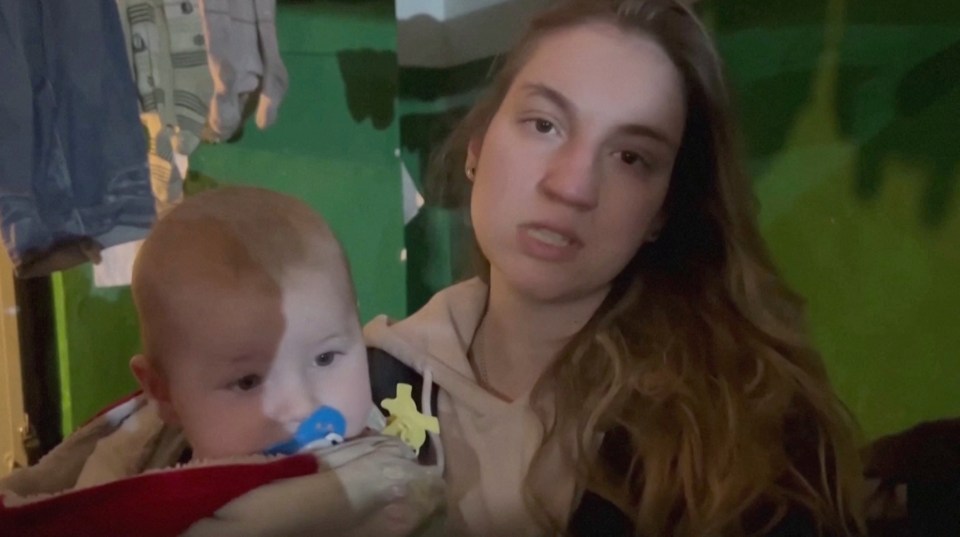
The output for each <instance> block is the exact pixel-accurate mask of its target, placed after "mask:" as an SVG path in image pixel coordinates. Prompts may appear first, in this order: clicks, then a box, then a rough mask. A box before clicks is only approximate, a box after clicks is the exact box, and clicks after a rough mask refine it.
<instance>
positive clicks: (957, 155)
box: [56, 0, 960, 437]
mask: <svg viewBox="0 0 960 537" xmlns="http://www.w3.org/2000/svg"><path fill="white" fill-rule="evenodd" d="M701 11H703V12H704V14H705V16H706V18H707V21H708V23H709V25H710V26H711V27H712V28H713V30H714V31H715V33H716V34H717V36H718V40H719V42H720V48H721V52H722V54H723V55H724V57H725V58H726V60H727V63H728V68H729V71H730V74H731V77H732V80H733V82H734V86H735V88H736V90H737V91H736V93H737V96H738V101H739V103H740V111H741V117H742V119H743V126H744V131H745V132H744V134H745V138H746V140H747V148H748V152H749V156H750V163H751V166H752V169H753V171H754V172H755V178H756V185H757V191H758V194H759V197H760V200H761V203H762V212H761V222H762V227H763V231H764V234H765V235H766V236H767V238H768V240H769V241H770V244H771V247H772V249H773V252H774V255H775V257H776V259H777V261H778V263H779V265H780V267H781V269H782V271H783V273H784V275H785V277H786V278H787V279H788V280H789V281H790V283H791V284H792V285H793V286H794V287H795V288H796V289H797V290H799V291H800V292H801V293H802V294H803V295H804V296H806V297H807V299H808V303H809V311H810V319H811V324H812V329H813V333H814V337H815V339H816V341H817V343H818V345H819V347H820V348H821V349H822V351H823V354H824V357H825V359H826V361H827V364H828V367H829V369H830V372H831V375H832V377H833V379H834V382H835V384H836V385H837V388H838V390H839V391H840V393H841V395H842V397H843V398H844V400H845V401H846V402H847V403H848V404H849V406H850V407H851V408H852V409H853V411H854V412H855V413H856V415H857V417H858V418H859V419H860V421H861V423H862V425H863V427H864V430H865V432H866V434H867V436H868V437H875V436H878V435H881V434H884V433H888V432H893V431H897V430H900V429H903V428H905V427H908V426H909V425H911V424H914V423H916V422H918V421H922V420H928V419H935V418H938V417H945V416H960V350H958V349H960V193H958V188H957V187H958V184H960V150H958V144H957V142H956V141H955V140H956V137H955V134H954V133H955V131H956V130H957V127H958V125H960V2H954V1H952V0H924V1H922V2H915V3H909V4H904V3H903V2H901V1H899V0H872V1H870V2H856V1H853V0H847V1H844V0H809V1H805V2H789V1H786V0H775V1H770V0H765V1H761V0H737V1H736V2H726V1H722V0H702V2H701ZM392 19H393V8H392V3H391V2H383V1H379V0H377V1H368V2H359V3H346V2H334V1H320V2H310V3H303V2H301V3H289V4H284V3H281V9H280V14H279V29H280V38H281V50H282V52H283V54H284V60H285V61H286V63H287V66H288V68H289V69H290V72H291V90H290V95H289V96H288V98H287V101H286V102H285V103H284V105H283V109H282V110H281V120H280V122H279V123H278V124H277V125H275V126H274V127H273V128H271V129H270V130H268V131H265V132H259V131H256V129H255V128H253V127H251V128H250V129H248V131H247V132H246V133H245V135H244V138H243V139H242V140H241V141H240V142H239V143H238V144H232V145H223V146H216V147H203V148H201V149H200V150H199V151H198V152H197V153H195V155H194V156H193V158H192V159H191V166H192V167H193V169H194V170H195V171H196V172H198V173H199V174H200V175H195V176H194V177H193V181H194V183H193V184H192V185H191V188H198V187H199V186H200V185H202V184H206V182H207V181H214V182H237V183H246V184H259V185H264V186H269V187H271V188H276V189H278V190H281V191H285V192H290V193H293V194H296V195H299V196H302V197H303V198H304V199H307V200H308V201H309V202H310V203H311V204H313V206H314V207H316V208H318V209H319V210H321V211H322V212H323V213H324V214H325V215H326V216H327V217H328V218H329V219H330V221H331V224H332V225H333V227H334V228H335V230H336V231H337V232H338V233H339V234H340V236H341V238H342V239H343V241H344V243H345V245H346V248H347V250H348V253H349V255H350V257H351V259H352V264H353V271H354V276H355V279H356V280H357V284H358V288H359V294H360V301H361V314H362V316H363V317H364V319H367V318H369V317H370V316H372V315H374V314H376V313H379V312H386V313H389V314H391V315H394V316H400V315H402V314H403V313H404V312H405V311H407V309H408V308H409V309H413V308H416V307H418V306H419V305H420V304H422V303H423V301H424V300H426V298H427V297H429V295H430V294H431V293H432V292H433V291H435V290H436V289H439V288H440V287H442V286H444V285H446V283H448V282H449V281H450V279H452V278H453V274H454V273H455V271H456V270H455V265H456V263H457V261H456V260H457V259H458V258H460V257H461V252H459V251H458V248H459V247H460V245H461V244H462V240H461V239H462V233H463V229H462V226H461V221H460V219H459V217H457V216H456V215H454V214H451V213H449V212H447V211H445V210H443V209H439V208H437V207H435V206H430V205H428V207H427V208H426V210H424V211H422V212H421V213H420V214H419V215H418V216H417V217H416V218H415V219H414V220H413V221H412V222H411V223H410V225H409V226H407V227H406V229H405V230H404V229H402V227H401V225H400V222H401V215H400V203H399V196H400V184H399V181H398V180H397V165H398V164H397V161H396V159H395V157H394V152H393V151H394V148H395V147H396V146H397V139H398V137H399V138H402V146H403V153H402V156H403V160H404V162H405V163H406V164H407V167H408V168H409V169H410V170H411V173H412V174H413V175H414V177H415V178H417V179H419V175H420V170H421V168H422V165H423V162H424V158H425V156H426V154H427V152H428V151H429V149H430V148H431V147H432V146H433V144H434V143H435V142H436V141H437V140H439V139H440V138H441V137H442V136H443V133H444V132H445V129H446V127H447V126H448V125H449V124H450V122H451V119H450V116H455V115H456V110H458V109H462V107H463V106H466V105H467V104H469V102H470V101H471V99H472V98H473V97H474V96H475V94H476V87H477V86H478V85H479V84H480V82H481V81H482V80H483V78H484V75H485V73H486V67H487V63H488V62H486V61H480V62H476V63H474V64H471V65H467V66H461V67H458V68H455V69H450V70H446V71H434V70H417V69H403V70H401V73H400V78H399V83H398V82H397V80H396V79H395V78H393V77H394V73H395V72H396V69H395V67H394V63H395V55H394V54H393V53H392V50H393V48H394V27H393V21H392ZM343 49H348V50H350V52H339V53H338V51H341V50H343ZM398 93H399V97H400V102H399V112H400V119H399V122H394V121H393V118H394V117H395V116H396V112H395V110H394V107H395V106H397V102H396V99H395V96H396V95H397V94H398ZM449 110H454V112H453V113H449V112H448V111H449ZM398 124H399V125H400V126H399V127H398ZM430 201H431V200H429V199H428V204H429V202H430ZM359 222H362V225H358V223H359ZM404 242H406V244H407V247H408V249H409V252H408V259H409V267H407V270H406V275H405V270H404V269H405V267H404V265H403V263H401V262H400V257H399V250H400V249H401V248H402V247H403V244H404ZM407 275H408V276H409V280H407V279H405V278H406V277H407ZM56 279H59V281H60V283H59V285H57V287H56V289H57V292H58V294H59V297H58V298H57V300H56V302H57V307H58V312H59V313H58V319H59V321H60V328H59V334H60V336H61V337H60V344H61V345H60V348H61V351H62V352H61V365H62V371H61V372H62V374H63V377H64V379H65V381H64V388H65V391H68V392H70V394H71V395H72V396H73V397H67V398H64V401H65V403H64V404H65V407H67V408H65V409H64V419H65V423H64V426H65V428H66V429H69V428H70V427H72V426H73V425H76V424H77V422H78V421H81V420H83V419H86V417H88V416H89V415H90V414H91V413H92V412H94V411H95V410H96V409H98V408H100V407H101V406H102V405H103V404H104V403H106V402H108V401H110V400H112V399H115V398H116V397H117V396H118V395H120V394H122V393H125V392H127V391H129V390H130V389H132V388H133V382H132V379H131V378H130V377H129V374H128V373H127V370H126V361H127V359H128V358H129V356H130V354H131V353H133V352H135V351H136V348H137V341H136V331H135V325H134V318H133V314H132V308H131V307H130V304H129V293H128V292H127V291H126V290H92V289H91V288H90V285H91V284H90V269H89V268H88V267H87V268H80V269H76V270H73V271H68V272H66V273H64V274H62V275H58V276H57V277H56Z"/></svg>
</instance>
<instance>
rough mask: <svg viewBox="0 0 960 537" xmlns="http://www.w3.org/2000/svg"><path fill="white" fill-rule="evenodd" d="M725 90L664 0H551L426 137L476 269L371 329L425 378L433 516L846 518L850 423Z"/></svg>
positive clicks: (509, 525)
mask: <svg viewBox="0 0 960 537" xmlns="http://www.w3.org/2000/svg"><path fill="white" fill-rule="evenodd" d="M724 84H725V83H724V80H723V77H722V73H721V66H720V60H719V58H718V57H717V53H716V50H715V48H714V46H713V44H712V43H711V40H710V38H709V37H708V36H707V34H706V33H705V31H704V29H703V27H702V25H701V24H700V23H699V22H698V21H697V19H696V18H695V16H694V15H693V14H692V13H691V12H690V11H689V10H688V9H686V8H685V7H683V6H681V5H680V4H678V3H676V2H674V1H672V0H581V1H577V0H572V1H567V2H561V3H560V4H559V5H558V6H556V7H554V8H551V9H550V10H548V11H546V12H544V13H542V14H541V15H540V16H539V17H538V18H537V19H536V20H535V21H534V22H533V23H532V26H531V27H530V29H529V31H528V32H527V34H526V35H525V36H524V38H523V39H522V40H521V41H520V42H519V44H518V45H517V46H516V47H515V48H514V49H513V50H512V52H511V53H510V54H509V55H508V56H507V58H506V60H505V62H504V64H503V67H502V69H501V70H500V72H499V74H498V75H497V78H496V80H495V81H494V83H493V85H492V87H491V88H490V90H489V92H488V94H487V95H486V96H485V97H484V98H483V99H482V100H481V101H480V102H478V103H477V105H476V106H475V107H474V108H473V109H472V111H471V112H470V113H469V114H468V115H467V117H466V118H465V119H464V121H463V122H462V124H461V125H460V126H459V128H458V129H457V130H456V131H455V132H454V133H453V135H452V136H451V138H450V139H449V141H448V143H447V144H446V145H445V146H444V147H443V148H442V149H441V151H440V153H439V155H438V157H437V160H436V164H437V165H438V167H437V168H438V171H439V172H440V173H439V176H441V177H442V178H444V179H446V180H447V181H449V183H450V184H451V185H454V187H453V189H452V190H453V191H456V190H457V189H458V188H459V186H458V185H466V186H467V188H466V189H463V188H460V191H461V193H466V194H469V199H470V215H471V220H472V225H473V229H474V232H475V236H476V240H477V244H478V246H479V252H480V254H481V256H480V257H481V259H482V260H483V262H484V269H483V270H482V271H481V276H480V278H479V279H474V280H470V281H467V282H464V283H461V284H458V285H455V286H453V287H451V288H449V289H446V290H444V291H442V292H440V293H438V294H437V295H436V296H435V297H434V298H433V300H432V301H431V302H430V303H429V304H428V305H427V306H425V307H424V308H423V309H422V310H421V311H419V312H417V313H416V314H414V315H413V316H411V317H410V318H408V319H406V320H404V321H401V322H399V323H395V324H391V323H390V322H388V321H387V320H386V319H384V318H382V317H381V318H378V319H375V320H374V321H372V322H371V323H370V324H369V325H368V326H367V328H366V329H365V335H366V336H367V338H368V344H370V345H372V346H373V347H376V348H378V349H382V350H383V351H385V352H386V353H387V354H389V355H391V356H393V357H394V358H396V359H398V360H400V361H401V362H403V363H404V364H405V365H407V366H409V367H411V368H413V369H414V370H416V371H417V372H419V373H420V374H423V375H424V377H425V378H426V379H427V380H429V381H430V382H436V384H437V385H439V388H440V389H439V392H440V393H439V398H438V399H439V401H438V415H439V419H440V430H441V433H440V437H441V439H442V449H441V454H442V455H444V456H445V461H446V470H445V477H446V481H447V484H448V487H449V491H448V501H449V502H450V505H448V512H449V514H450V516H451V522H450V524H451V526H450V528H451V529H450V530H449V531H451V532H458V531H459V532H463V533H469V534H476V535H536V534H542V533H552V532H567V533H572V534H578V535H586V534H588V533H589V534H596V535H614V534H617V533H620V534H624V535H626V534H633V533H635V532H636V533H640V534H644V535H657V536H661V535H689V536H704V535H765V534H767V535H804V534H810V535H815V534H817V533H818V532H822V533H826V534H836V535H849V534H855V533H857V532H859V531H860V524H859V520H860V517H859V513H858V509H857V501H856V497H857V488H858V483H859V480H860V478H859V475H860V467H859V460H858V458H857V454H856V438H855V434H854V430H855V429H854V426H853V424H852V420H851V419H850V417H849V416H848V414H847V412H846V411H845V409H844V408H843V406H842V405H841V403H840V402H839V400H838V399H837V397H836V396H835V394H834V393H833V391H832V389H831V387H830V384H829V381H828V379H827V375H826V372H825V369H824V366H823V363H822V361H821V359H820V357H819V355H818V354H817V352H816V351H815V350H814V349H813V348H812V347H811V345H810V343H809V341H808V338H807V335H806V333H805V330H804V327H803V315H802V304H801V300H800V299H799V298H798V297H797V296H796V295H794V294H793V293H792V292H791V291H790V290H789V289H787V287H786V286H785V284H784V283H783V282H782V281H781V279H780V277H779V276H778V275H777V273H776V270H775V268H774V266H773V264H772V262H771V260H770V256H769V254H768V252H767V249H766V247H765V246H764V243H763V240H762V238H761V237H760V235H759V233H758V230H757V224H756V205H755V203H754V199H753V197H752V194H751V192H750V182H749V180H748V178H747V177H746V175H745V173H744V170H743V163H742V161H741V158H740V157H739V155H738V154H737V151H736V149H737V148H736V145H735V140H734V135H733V126H732V124H733V121H732V117H731V112H730V110H729V108H730V104H729V102H728V98H727V93H726V89H725V85H724ZM454 193H456V192H454ZM600 524H606V526H604V527H603V528H602V529H598V528H599V525H600ZM614 526H617V527H616V528H614Z"/></svg>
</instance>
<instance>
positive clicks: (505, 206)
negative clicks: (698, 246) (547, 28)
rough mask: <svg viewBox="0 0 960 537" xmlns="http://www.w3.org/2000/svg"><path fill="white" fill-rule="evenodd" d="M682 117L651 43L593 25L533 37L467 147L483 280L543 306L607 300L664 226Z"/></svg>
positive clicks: (677, 94)
mask: <svg viewBox="0 0 960 537" xmlns="http://www.w3.org/2000/svg"><path fill="white" fill-rule="evenodd" d="M685 119H686V106H685V102H684V90H683V82H682V79H681V75H680V73H679V71H678V70H677V69H676V67H675V66H674V64H673V63H672V62H671V60H670V59H669V58H668V57H667V55H666V53H665V52H664V51H663V50H662V49H661V48H660V46H659V45H657V44H656V43H655V42H654V41H652V40H650V39H648V38H645V37H641V36H638V35H630V34H625V33H623V32H622V31H620V30H619V29H618V28H616V27H614V26H612V25H608V24H601V23H593V24H589V25H582V26H578V27H574V28H570V29H565V30H561V31H557V32H556V33H553V34H551V35H549V36H547V37H545V38H544V39H542V40H541V42H540V43H539V44H538V46H537V47H536V49H535V50H534V51H533V53H532V54H531V56H530V58H529V59H528V61H527V63H526V64H525V65H524V66H523V67H522V68H521V69H520V71H519V72H518V73H517V76H516V77H515V79H514V81H513V84H512V85H511V87H510V89H509V91H508V92H507V95H506V96H505V98H504V100H503V102H502V103H501V105H500V108H499V109H498V111H497V113H496V114H495V115H494V117H493V118H492V120H491V122H490V125H489V127H488V129H487V131H486V133H485V134H484V136H483V138H482V140H481V139H475V140H473V143H472V144H471V146H470V152H469V157H468V164H470V165H475V166H476V176H475V178H474V186H473V194H472V200H471V216H472V220H473V224H474V229H475V231H476V235H477V241H478V242H479V244H480V248H481V250H482V251H483V253H484V255H485V256H486V257H487V259H488V260H489V261H490V269H491V281H492V282H498V281H499V282H502V284H506V285H508V286H510V287H512V288H514V289H515V290H516V291H519V292H521V293H523V294H525V295H527V296H529V297H531V298H534V299H537V300H545V301H553V300H564V299H576V298H581V297H585V296H591V295H593V294H596V293H606V291H607V289H608V286H609V284H610V281H611V280H612V279H613V278H614V277H615V276H616V275H617V274H618V273H619V272H620V271H621V270H622V269H623V267H624V266H625V265H626V264H627V262H628V261H629V260H630V259H631V258H632V257H633V255H634V254H635V253H636V251H637V249H638V248H640V246H641V245H642V244H643V243H644V242H645V241H647V240H649V239H650V238H651V237H652V236H653V235H655V234H656V233H657V232H658V231H659V229H660V227H661V226H662V225H663V223H664V219H665V215H664V214H662V212H661V209H662V207H663V201H664V198H665V197H666V194H667V189H668V187H669V185H670V176H671V172H672V170H673V162H674V158H675V156H676V154H677V149H678V147H679V144H680V140H681V138H682V136H683V128H684V123H685Z"/></svg>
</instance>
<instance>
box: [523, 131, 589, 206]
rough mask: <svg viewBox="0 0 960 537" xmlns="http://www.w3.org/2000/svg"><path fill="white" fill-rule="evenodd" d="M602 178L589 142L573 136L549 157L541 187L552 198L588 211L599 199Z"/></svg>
mask: <svg viewBox="0 0 960 537" xmlns="http://www.w3.org/2000/svg"><path fill="white" fill-rule="evenodd" d="M600 181H601V176H600V173H599V169H598V167H597V158H596V152H595V151H593V150H592V148H591V147H590V146H589V144H587V143H585V142H583V141H580V140H577V139H571V140H570V141H568V142H567V143H565V144H564V145H562V146H560V147H559V148H557V150H556V151H555V153H554V154H553V155H552V156H551V157H550V160H549V162H548V164H547V167H546V170H545V173H544V175H543V177H542V178H541V179H540V183H539V185H538V187H539V190H540V191H541V192H542V193H543V194H544V195H546V196H547V197H549V198H551V199H553V200H556V201H558V202H560V203H564V204H567V205H570V206H572V207H574V208H576V209H578V210H584V211H587V210H590V209H594V208H596V206H597V203H598V202H599V198H600Z"/></svg>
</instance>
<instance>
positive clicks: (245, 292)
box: [130, 187, 372, 459]
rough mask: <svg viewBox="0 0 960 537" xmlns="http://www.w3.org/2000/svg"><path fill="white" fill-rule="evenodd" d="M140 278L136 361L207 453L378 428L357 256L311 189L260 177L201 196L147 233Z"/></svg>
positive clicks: (170, 413) (200, 451) (151, 391)
mask: <svg viewBox="0 0 960 537" xmlns="http://www.w3.org/2000/svg"><path fill="white" fill-rule="evenodd" d="M132 290H133V298H134V302H135V304H136V307H137V313H138V315H139V319H140V331H141V339H142V344H143V347H142V348H143V354H141V355H138V356H135V357H134V358H133V359H131V362H130V367H131V369H132V370H133V374H134V375H135V376H136V378H137V380H138V381H139V383H140V386H141V387H142V388H143V391H144V393H145V394H146V396H147V397H148V398H149V399H150V400H151V401H153V402H155V403H156V406H157V410H158V413H159V416H160V418H161V419H162V420H163V421H164V422H165V423H166V424H167V425H170V426H175V427H177V428H180V429H181V430H182V431H183V435H184V437H185V438H186V440H187V443H188V444H189V446H190V448H191V450H192V457H193V458H194V459H213V458H223V457H231V456H242V455H250V454H255V453H260V452H273V453H292V452H295V451H297V450H298V449H299V448H302V447H305V446H306V445H308V444H314V445H316V444H317V443H319V444H320V445H323V444H324V443H327V444H329V443H336V442H337V441H340V440H343V439H344V438H350V437H353V436H356V435H357V434H359V433H360V432H361V431H363V429H364V428H365V426H366V424H367V419H368V416H369V415H370V412H371V410H372V402H371V395H370V384H369V377H368V369H367V355H366V348H365V346H364V342H363V339H362V336H361V331H360V324H359V319H358V315H357V307H356V298H355V294H354V290H353V285H352V282H351V279H350V273H349V269H348V267H347V261H346V258H345V256H344V253H343V250H342V249H341V247H340V245H339V243H338V242H337V240H336V238H335V237H334V236H333V233H332V232H331V231H330V229H329V228H328V226H327V225H326V223H325V222H324V221H323V220H322V219H321V218H320V216H319V215H317V214H316V213H315V212H314V211H312V210H311V209H310V208H309V207H307V205H305V204H304V203H302V202H300V201H297V200H295V199H293V198H291V197H288V196H285V195H282V194H279V193H275V192H271V191H268V190H263V189H256V188H249V187H243V188H239V187H234V188H225V189H219V190H213V191H208V192H205V193H202V194H199V195H197V196H194V197H191V198H188V199H187V200H185V201H184V202H183V203H182V204H181V205H179V206H178V207H176V208H175V209H174V210H173V211H171V212H170V213H169V214H168V215H166V216H165V217H164V218H163V219H161V220H160V221H159V222H158V223H157V224H156V226H155V227H154V229H153V231H152V232H151V234H150V236H149V237H148V238H147V240H146V241H145V242H144V244H143V247H142V248H141V250H140V253H139V255H138V257H137V260H136V263H135V265H134V273H133V284H132ZM318 409H322V410H321V411H320V412H317V411H318ZM311 417H312V419H308V418H311ZM303 424H306V425H305V426H303V427H302V426H301V425H303Z"/></svg>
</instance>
